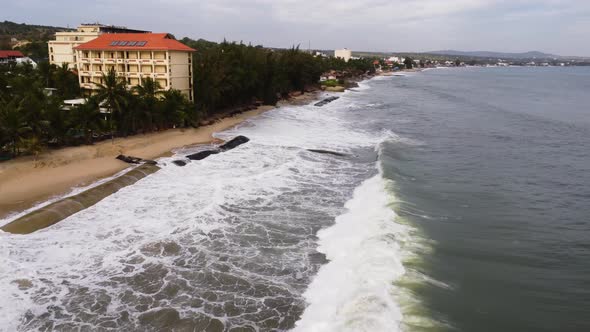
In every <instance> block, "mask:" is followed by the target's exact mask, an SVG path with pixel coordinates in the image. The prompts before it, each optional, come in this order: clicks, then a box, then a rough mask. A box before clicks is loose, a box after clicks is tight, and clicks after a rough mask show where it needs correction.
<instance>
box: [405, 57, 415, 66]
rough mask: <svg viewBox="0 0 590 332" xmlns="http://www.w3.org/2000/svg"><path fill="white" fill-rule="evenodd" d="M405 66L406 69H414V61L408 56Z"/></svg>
mask: <svg viewBox="0 0 590 332" xmlns="http://www.w3.org/2000/svg"><path fill="white" fill-rule="evenodd" d="M404 65H405V66H406V69H412V68H413V67H414V60H412V58H410V57H409V56H408V57H406V59H405V60H404Z"/></svg>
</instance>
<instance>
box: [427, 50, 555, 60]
mask: <svg viewBox="0 0 590 332" xmlns="http://www.w3.org/2000/svg"><path fill="white" fill-rule="evenodd" d="M426 53H427V54H436V55H451V56H461V57H479V58H497V59H535V58H536V59H556V58H560V57H561V56H559V55H554V54H547V53H543V52H538V51H531V52H523V53H503V52H489V51H472V52H465V51H455V50H444V51H432V52H426Z"/></svg>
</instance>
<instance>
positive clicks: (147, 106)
mask: <svg viewBox="0 0 590 332" xmlns="http://www.w3.org/2000/svg"><path fill="white" fill-rule="evenodd" d="M160 89H161V86H160V83H158V82H157V81H154V80H153V79H151V78H150V77H146V78H142V79H141V85H136V86H135V87H133V91H134V92H135V93H137V95H138V96H139V98H140V100H141V104H142V105H141V106H143V109H144V112H145V115H146V118H147V123H148V128H149V130H153V122H154V117H155V115H156V114H155V110H156V104H157V103H158V96H159V95H160V94H161V92H160ZM158 120H159V119H158ZM158 122H160V121H158Z"/></svg>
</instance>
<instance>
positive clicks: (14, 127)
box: [0, 98, 30, 156]
mask: <svg viewBox="0 0 590 332" xmlns="http://www.w3.org/2000/svg"><path fill="white" fill-rule="evenodd" d="M19 104H20V103H19V102H18V100H17V99H16V98H15V99H12V100H11V101H9V102H8V103H5V102H1V103H0V133H2V136H4V137H6V139H7V140H8V143H9V144H10V145H11V146H12V154H13V155H15V156H16V155H18V153H19V149H18V145H19V143H20V141H21V139H22V138H23V137H24V135H25V133H27V132H29V131H30V128H29V127H28V126H27V123H26V121H25V119H24V116H23V114H22V112H21V109H20V105H19Z"/></svg>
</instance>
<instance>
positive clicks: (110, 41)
mask: <svg viewBox="0 0 590 332" xmlns="http://www.w3.org/2000/svg"><path fill="white" fill-rule="evenodd" d="M194 51H195V50H193V49H192V48H189V47H188V46H186V45H184V44H182V43H180V42H178V41H176V40H174V38H173V37H172V36H171V35H169V34H165V33H160V34H153V33H149V34H109V35H101V36H100V37H98V38H96V39H95V40H93V41H91V42H88V43H85V44H82V45H79V46H77V47H75V52H76V53H75V57H76V67H77V68H78V79H79V82H80V87H81V88H82V89H85V90H88V91H89V92H92V91H93V90H97V89H98V87H99V84H103V83H104V82H103V75H106V74H107V73H108V72H109V71H110V70H111V69H113V70H114V71H115V72H116V75H117V76H118V77H120V79H121V80H124V81H125V83H126V86H127V88H128V89H131V88H132V87H134V86H137V85H141V80H142V78H143V79H145V78H148V77H149V78H151V79H153V80H154V81H156V82H157V83H158V84H159V85H160V88H161V90H170V89H175V90H180V91H181V92H182V93H183V94H184V95H186V97H187V98H188V100H190V101H193V67H192V56H193V52H194Z"/></svg>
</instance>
